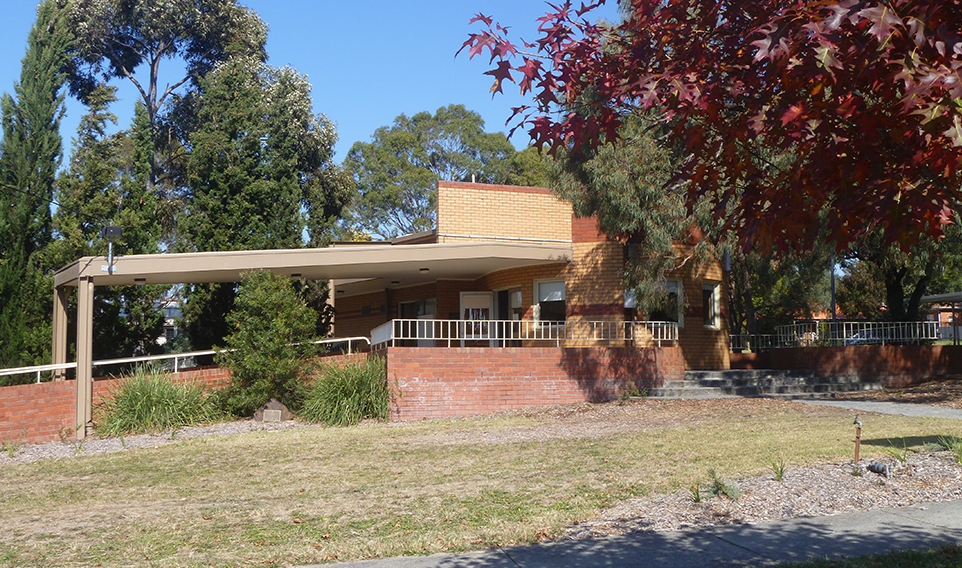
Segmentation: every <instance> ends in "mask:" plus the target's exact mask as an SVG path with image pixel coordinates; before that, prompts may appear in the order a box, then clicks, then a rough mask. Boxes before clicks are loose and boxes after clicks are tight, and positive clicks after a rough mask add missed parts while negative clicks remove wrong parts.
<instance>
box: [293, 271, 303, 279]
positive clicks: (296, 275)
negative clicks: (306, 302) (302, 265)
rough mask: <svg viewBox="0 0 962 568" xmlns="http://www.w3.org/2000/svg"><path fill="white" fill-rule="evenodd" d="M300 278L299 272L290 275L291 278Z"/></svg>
mask: <svg viewBox="0 0 962 568" xmlns="http://www.w3.org/2000/svg"><path fill="white" fill-rule="evenodd" d="M300 277H301V273H300V272H295V273H294V274H291V278H300Z"/></svg>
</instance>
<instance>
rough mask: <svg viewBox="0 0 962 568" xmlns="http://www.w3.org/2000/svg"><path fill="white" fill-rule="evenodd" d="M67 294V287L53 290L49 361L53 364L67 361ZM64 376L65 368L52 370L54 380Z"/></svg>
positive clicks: (68, 290) (65, 373)
mask: <svg viewBox="0 0 962 568" xmlns="http://www.w3.org/2000/svg"><path fill="white" fill-rule="evenodd" d="M69 296H70V289H69V288H67V287H60V288H56V289H54V291H53V348H52V350H51V354H52V360H51V361H50V362H51V363H52V364H54V365H62V364H63V363H66V362H67V299H68V297H69ZM66 376H67V371H66V369H56V370H54V371H53V380H55V381H62V380H64V379H65V378H66Z"/></svg>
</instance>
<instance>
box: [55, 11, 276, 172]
mask: <svg viewBox="0 0 962 568" xmlns="http://www.w3.org/2000/svg"><path fill="white" fill-rule="evenodd" d="M68 6H69V10H70V19H71V23H72V25H73V27H74V29H75V30H76V33H77V49H76V52H75V55H74V57H73V59H72V61H71V91H72V92H73V93H74V94H76V95H77V96H79V97H80V98H81V99H84V98H86V97H87V95H88V94H89V93H91V92H92V91H93V90H94V89H95V88H96V87H97V85H98V84H99V83H100V82H101V81H104V80H108V81H109V80H111V79H115V78H118V79H122V80H127V81H130V82H131V84H133V85H134V87H135V88H136V89H137V92H138V93H139V94H140V98H141V102H142V103H143V105H144V110H145V112H146V116H147V123H148V124H149V125H150V127H151V129H152V138H153V141H154V143H155V144H156V145H158V146H160V145H162V142H163V141H164V140H165V137H163V136H162V135H161V133H160V132H159V128H158V125H159V122H158V119H159V117H160V114H161V109H162V108H163V107H164V104H165V102H166V101H168V100H169V99H170V98H171V97H172V96H173V95H174V93H175V91H177V89H179V88H180V87H182V86H184V85H185V84H190V85H191V86H196V84H197V82H198V81H199V80H200V78H201V77H203V76H204V75H205V74H206V73H207V72H209V71H210V70H211V69H213V68H214V67H216V66H217V65H218V64H219V63H221V62H223V61H225V60H227V59H229V58H231V57H233V56H237V55H242V56H253V57H257V58H259V59H261V60H264V59H266V57H267V55H266V52H265V51H264V45H265V43H266V41H267V26H266V25H265V24H264V22H262V21H261V20H260V18H258V17H257V15H256V14H255V13H254V12H253V11H251V10H249V9H248V8H246V7H244V6H240V5H238V4H237V2H235V1H234V0H75V1H74V2H71V3H69V4H68ZM174 59H179V60H181V61H182V63H183V74H182V75H180V76H178V77H176V78H175V80H173V81H172V82H170V83H169V84H168V85H167V86H166V87H164V88H161V86H160V84H161V83H160V82H161V78H160V76H161V63H162V62H164V61H165V60H174ZM142 66H146V68H147V73H146V75H142V74H138V69H139V68H141V67H142ZM170 67H174V68H176V65H170ZM158 161H159V158H158V156H157V155H155V153H154V152H152V153H151V154H150V155H149V163H150V171H149V175H148V176H147V178H146V187H147V189H148V190H149V191H154V189H155V184H156V183H157V178H158V176H159V175H160V174H161V173H162V172H160V171H159V167H158Z"/></svg>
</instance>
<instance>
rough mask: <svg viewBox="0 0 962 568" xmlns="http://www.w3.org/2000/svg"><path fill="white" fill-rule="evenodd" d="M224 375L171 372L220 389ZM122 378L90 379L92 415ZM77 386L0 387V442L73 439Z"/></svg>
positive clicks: (218, 371) (219, 372) (213, 369)
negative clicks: (67, 437) (91, 382)
mask: <svg viewBox="0 0 962 568" xmlns="http://www.w3.org/2000/svg"><path fill="white" fill-rule="evenodd" d="M227 378H228V372H227V371H226V370H224V369H220V368H217V367H209V368H202V369H194V370H191V371H185V372H182V373H174V374H173V380H174V382H177V383H194V384H196V385H198V386H203V387H204V388H220V387H222V386H223V385H224V384H225V383H226V382H227ZM122 381H123V379H94V385H93V404H94V414H95V415H96V412H97V408H98V406H99V405H100V404H101V401H102V400H103V399H104V397H105V396H106V395H107V394H108V393H109V392H110V391H111V390H113V389H116V388H117V387H118V386H119V385H120V383H121V382H122ZM76 401H77V383H76V382H74V381H56V382H48V383H40V384H30V385H16V386H11V387H2V388H0V440H3V441H9V442H21V443H39V442H50V441H54V440H57V439H59V438H60V434H61V432H63V433H64V435H66V436H69V437H70V438H71V439H73V437H74V435H73V428H74V424H75V423H74V413H75V412H76V408H77V402H76Z"/></svg>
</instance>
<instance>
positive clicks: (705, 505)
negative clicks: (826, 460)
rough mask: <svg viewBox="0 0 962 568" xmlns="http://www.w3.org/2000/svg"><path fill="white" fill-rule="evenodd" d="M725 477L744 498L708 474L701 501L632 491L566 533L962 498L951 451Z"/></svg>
mask: <svg viewBox="0 0 962 568" xmlns="http://www.w3.org/2000/svg"><path fill="white" fill-rule="evenodd" d="M870 463H882V464H885V465H888V466H890V467H891V470H892V471H891V474H890V475H885V474H876V473H873V472H871V471H868V469H867V467H868V465H869V464H870ZM725 481H726V483H728V484H729V485H734V486H735V487H737V488H738V489H739V490H740V491H741V495H740V496H739V497H738V498H737V499H736V500H732V499H730V498H728V497H726V496H724V495H721V496H717V497H716V496H712V495H711V494H710V493H709V491H708V483H707V480H706V483H705V484H704V485H702V486H700V490H701V496H702V502H701V503H695V501H694V499H693V496H692V495H693V492H692V491H690V490H686V491H679V492H676V493H672V494H669V495H652V496H646V497H641V498H636V499H632V500H630V501H626V502H624V503H622V504H620V505H618V506H616V507H613V508H611V509H609V510H607V511H604V512H603V513H602V514H601V515H599V516H598V517H597V518H594V519H590V520H587V521H584V522H581V523H578V524H576V525H574V526H572V527H570V528H569V529H568V531H567V532H566V534H565V535H564V536H563V538H564V539H569V540H570V539H582V538H597V537H603V536H612V535H621V534H627V533H631V532H636V531H675V530H681V529H688V528H700V527H710V526H720V525H740V524H753V523H758V522H761V521H767V520H776V519H790V518H796V517H823V516H829V515H837V514H840V513H847V512H850V511H862V510H868V509H879V508H890V507H906V506H909V505H917V504H920V503H927V502H938V501H955V500H958V499H962V465H960V464H959V463H958V462H957V461H956V460H955V455H954V454H952V453H950V452H944V451H943V452H934V453H918V454H910V455H909V456H908V459H907V460H906V462H905V463H901V462H899V461H898V460H895V459H884V460H871V461H866V460H863V461H862V462H861V463H860V467H858V468H856V467H855V466H854V465H853V464H852V462H848V463H834V464H822V465H812V466H803V467H795V468H791V467H789V468H786V470H785V473H784V476H783V479H782V481H776V480H775V476H774V473H772V474H769V475H767V476H762V477H752V478H748V479H738V480H734V481H730V480H725Z"/></svg>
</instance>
